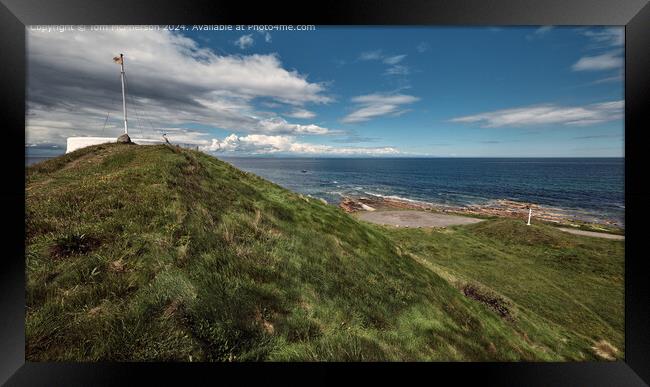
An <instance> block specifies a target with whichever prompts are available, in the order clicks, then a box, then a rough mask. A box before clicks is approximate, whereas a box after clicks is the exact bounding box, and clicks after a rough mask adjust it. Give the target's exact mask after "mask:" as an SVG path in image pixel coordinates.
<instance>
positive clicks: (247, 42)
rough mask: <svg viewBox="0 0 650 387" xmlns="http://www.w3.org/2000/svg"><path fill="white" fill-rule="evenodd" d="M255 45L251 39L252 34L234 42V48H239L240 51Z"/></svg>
mask: <svg viewBox="0 0 650 387" xmlns="http://www.w3.org/2000/svg"><path fill="white" fill-rule="evenodd" d="M253 43H255V40H254V39H253V34H248V35H242V36H240V37H239V39H237V40H235V46H237V47H239V48H241V49H242V50H245V49H247V48H248V47H250V46H252V45H253Z"/></svg>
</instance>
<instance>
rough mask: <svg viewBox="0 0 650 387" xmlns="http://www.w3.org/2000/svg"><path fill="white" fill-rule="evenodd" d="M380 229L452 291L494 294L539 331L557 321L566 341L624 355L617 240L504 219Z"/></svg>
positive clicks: (620, 257)
mask: <svg viewBox="0 0 650 387" xmlns="http://www.w3.org/2000/svg"><path fill="white" fill-rule="evenodd" d="M385 232H386V233H387V234H389V235H390V236H391V239H392V240H393V241H394V242H395V243H396V244H398V245H400V246H402V247H403V248H404V249H405V250H406V251H408V252H409V253H411V254H412V255H413V256H414V257H415V258H416V259H419V260H422V261H424V262H425V264H426V265H429V267H431V268H432V269H433V270H434V271H436V272H437V273H439V274H440V275H442V276H444V277H446V278H448V279H450V281H451V282H452V283H455V284H456V286H457V287H458V288H459V289H461V290H462V289H463V288H464V287H466V286H470V287H471V286H480V287H481V288H483V289H487V290H488V291H491V292H498V294H499V296H500V297H505V298H506V299H508V300H509V302H510V307H511V308H512V309H516V310H517V311H518V314H519V316H520V317H519V321H520V322H523V321H527V322H528V323H529V324H532V325H533V326H535V327H544V328H543V329H542V330H547V329H549V328H553V327H556V328H560V327H561V329H562V330H565V331H566V332H565V335H566V336H565V339H566V342H567V345H569V346H572V347H574V348H575V349H576V350H581V349H589V348H591V349H592V351H594V352H597V353H598V354H599V355H600V356H599V357H600V358H623V354H624V344H625V341H624V282H623V281H624V242H623V241H614V240H607V239H600V238H593V237H583V236H577V235H572V234H567V233H564V232H562V231H559V230H557V229H556V228H554V227H550V226H546V225H531V226H526V225H525V224H524V222H522V221H515V220H510V219H499V220H494V221H490V222H482V223H478V224H474V225H470V226H466V227H455V228H452V229H447V230H423V229H418V230H404V229H385ZM553 330H555V329H553ZM612 346H613V347H612ZM592 347H593V348H592ZM614 348H615V349H614ZM617 350H618V351H617ZM587 351H588V350H587ZM587 351H585V352H587ZM585 356H587V354H586V353H585Z"/></svg>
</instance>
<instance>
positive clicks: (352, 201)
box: [339, 195, 623, 229]
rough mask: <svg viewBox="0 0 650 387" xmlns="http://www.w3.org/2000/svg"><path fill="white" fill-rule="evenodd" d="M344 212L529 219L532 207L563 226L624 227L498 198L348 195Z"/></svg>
mask: <svg viewBox="0 0 650 387" xmlns="http://www.w3.org/2000/svg"><path fill="white" fill-rule="evenodd" d="M339 207H340V208H342V209H343V210H344V211H345V212H348V213H353V212H359V211H382V210H400V209H401V210H421V211H434V212H441V213H449V214H460V215H470V216H479V217H493V216H494V217H505V218H516V219H523V220H526V219H527V218H528V209H529V208H530V209H532V219H533V221H535V220H542V221H544V222H551V223H557V224H561V225H569V226H579V225H600V226H606V227H612V228H620V229H622V228H623V225H622V224H619V223H618V222H616V221H614V220H612V219H597V218H587V217H585V218H578V217H576V215H575V214H571V213H569V212H568V211H564V210H562V209H559V208H553V207H547V206H542V205H538V204H534V203H524V202H517V201H514V200H506V199H499V200H493V201H490V202H487V203H485V204H475V205H468V206H447V205H442V204H433V203H425V202H418V201H410V200H400V199H394V198H387V197H380V196H370V195H368V196H359V197H349V196H348V197H345V198H343V200H341V202H340V203H339Z"/></svg>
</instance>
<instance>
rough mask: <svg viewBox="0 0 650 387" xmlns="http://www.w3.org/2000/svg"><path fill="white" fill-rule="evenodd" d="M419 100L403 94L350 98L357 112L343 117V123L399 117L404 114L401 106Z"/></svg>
mask: <svg viewBox="0 0 650 387" xmlns="http://www.w3.org/2000/svg"><path fill="white" fill-rule="evenodd" d="M418 100H419V98H417V97H414V96H411V95H404V94H379V93H375V94H367V95H361V96H358V97H354V98H352V100H351V101H352V102H353V103H355V104H357V110H355V111H353V112H352V113H350V114H348V115H347V116H345V117H343V119H342V120H341V121H342V122H345V123H353V122H363V121H368V120H370V119H373V118H376V117H380V116H385V115H400V114H403V113H404V112H406V110H404V109H402V106H403V105H407V104H411V103H413V102H416V101H418Z"/></svg>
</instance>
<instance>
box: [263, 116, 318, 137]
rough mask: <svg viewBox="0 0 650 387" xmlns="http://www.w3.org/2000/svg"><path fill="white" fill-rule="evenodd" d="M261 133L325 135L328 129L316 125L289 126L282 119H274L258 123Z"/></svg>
mask: <svg viewBox="0 0 650 387" xmlns="http://www.w3.org/2000/svg"><path fill="white" fill-rule="evenodd" d="M259 125H260V130H259V131H260V132H262V133H283V134H327V133H329V132H330V130H329V129H327V128H323V127H320V126H318V125H313V124H310V125H300V124H290V123H288V122H287V121H285V120H284V119H282V118H279V117H274V118H269V119H265V120H261V121H260V122H259Z"/></svg>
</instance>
